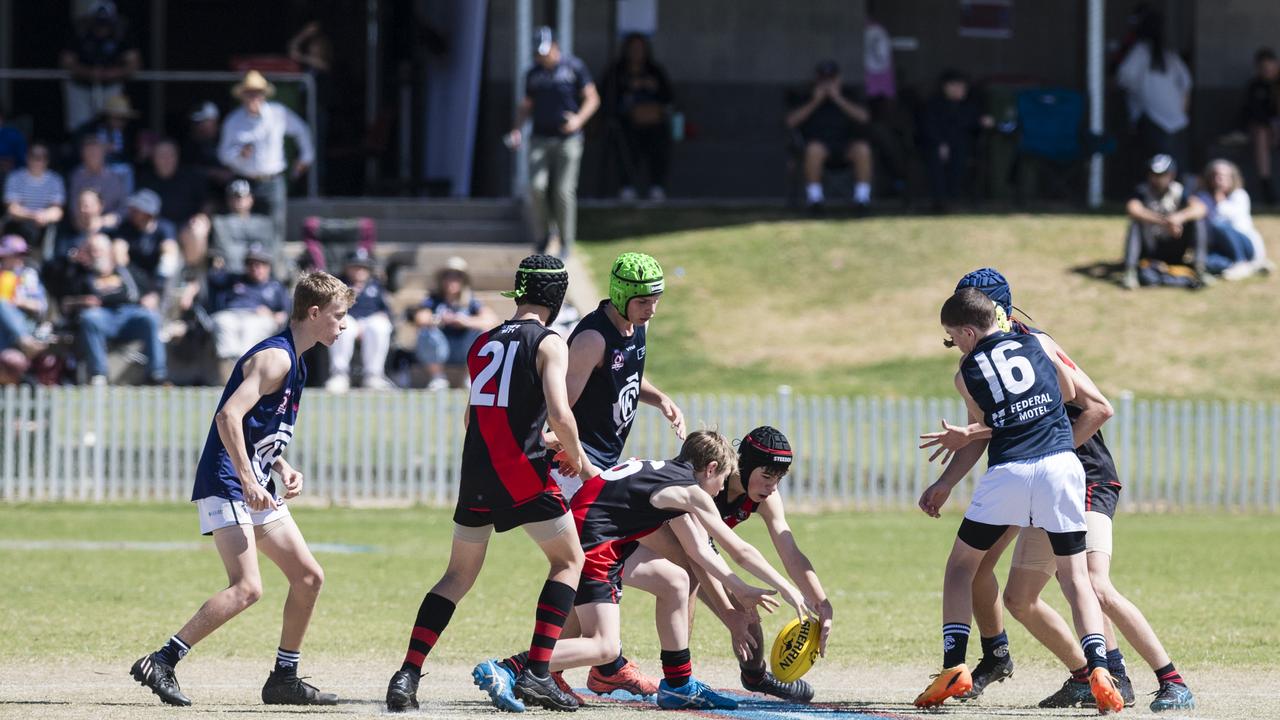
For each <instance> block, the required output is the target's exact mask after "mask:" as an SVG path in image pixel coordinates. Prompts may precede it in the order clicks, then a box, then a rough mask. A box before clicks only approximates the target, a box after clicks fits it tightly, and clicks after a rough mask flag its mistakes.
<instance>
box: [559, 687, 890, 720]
mask: <svg viewBox="0 0 1280 720" xmlns="http://www.w3.org/2000/svg"><path fill="white" fill-rule="evenodd" d="M574 691H575V692H577V693H578V694H579V695H581V696H582V697H584V698H588V702H589V703H604V704H606V705H624V706H627V707H633V708H637V709H641V710H652V709H653V708H654V707H655V702H654V701H653V700H646V699H644V698H643V697H640V696H639V695H633V694H631V693H628V692H626V691H623V690H615V691H614V692H613V693H612V694H610V695H603V696H597V695H595V694H594V693H592V692H591V691H589V690H587V689H586V688H575V690H574ZM716 692H718V693H720V694H721V695H727V696H729V697H731V698H733V699H734V700H737V701H738V709H737V710H686V711H684V712H688V713H691V714H693V715H697V716H700V717H707V718H747V719H748V720H812V719H813V718H822V720H885V719H886V718H887V719H889V720H898V719H900V718H907V717H910V716H908V715H901V714H899V713H895V712H889V711H887V710H863V709H857V708H854V707H851V704H850V703H823V702H816V703H808V704H804V703H789V702H784V701H782V700H770V699H767V698H766V697H765V696H763V695H751V694H744V693H741V692H735V691H732V690H724V689H717V690H716Z"/></svg>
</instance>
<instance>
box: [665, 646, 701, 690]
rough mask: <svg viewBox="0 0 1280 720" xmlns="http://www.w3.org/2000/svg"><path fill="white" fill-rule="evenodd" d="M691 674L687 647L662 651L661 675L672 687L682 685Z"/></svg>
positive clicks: (691, 669) (691, 665)
mask: <svg viewBox="0 0 1280 720" xmlns="http://www.w3.org/2000/svg"><path fill="white" fill-rule="evenodd" d="M692 674H693V663H692V661H691V660H690V657H689V648H685V649H684V650H663V651H662V676H663V677H665V678H666V679H667V685H670V686H671V687H673V688H678V687H684V686H685V685H687V684H688V683H689V676H690V675H692Z"/></svg>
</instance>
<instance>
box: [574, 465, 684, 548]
mask: <svg viewBox="0 0 1280 720" xmlns="http://www.w3.org/2000/svg"><path fill="white" fill-rule="evenodd" d="M696 484H697V481H696V480H694V478H693V468H692V467H691V466H690V465H689V464H688V463H686V462H680V461H678V460H669V461H662V460H636V459H631V460H628V461H626V462H624V463H622V464H621V465H617V466H615V467H612V468H609V469H608V470H605V471H604V472H602V473H600V474H599V475H597V476H596V477H593V478H591V479H589V480H587V481H586V482H585V483H583V485H582V489H581V490H579V491H578V493H577V494H576V495H574V496H573V501H572V502H571V503H570V504H569V507H570V509H571V510H572V512H573V519H574V522H575V523H577V526H578V538H579V539H580V540H581V541H582V547H583V548H584V549H588V548H592V547H595V546H597V545H599V544H601V543H605V542H610V541H622V542H629V541H631V540H636V539H639V538H641V537H644V536H645V535H648V534H649V533H651V532H653V531H654V530H657V529H658V528H660V527H662V524H663V523H665V522H666V521H668V520H670V519H672V518H676V517H680V516H681V515H683V514H684V511H683V510H663V509H660V508H656V507H654V506H653V503H651V502H649V498H650V497H652V496H653V494H654V493H655V492H657V491H659V490H661V489H663V488H665V487H671V486H674V485H696Z"/></svg>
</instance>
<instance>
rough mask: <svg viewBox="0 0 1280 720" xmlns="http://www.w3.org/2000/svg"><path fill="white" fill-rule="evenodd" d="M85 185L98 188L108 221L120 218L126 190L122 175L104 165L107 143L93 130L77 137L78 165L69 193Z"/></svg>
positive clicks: (88, 187)
mask: <svg viewBox="0 0 1280 720" xmlns="http://www.w3.org/2000/svg"><path fill="white" fill-rule="evenodd" d="M85 189H89V190H93V191H95V192H97V193H98V197H100V198H102V212H103V214H104V215H105V218H106V222H107V224H108V225H115V224H117V223H119V222H120V218H121V217H122V216H123V215H124V204H125V200H127V199H128V197H129V191H128V190H127V189H126V188H125V183H124V179H123V178H121V177H120V176H119V175H117V174H116V173H113V172H111V170H109V169H108V168H107V146H106V144H105V143H103V142H102V139H101V138H100V137H98V136H97V135H92V134H91V135H85V136H84V137H83V138H81V140H80V167H78V168H76V169H75V170H74V171H72V173H71V180H70V188H69V190H70V192H71V197H77V196H79V195H80V191H81V190H85Z"/></svg>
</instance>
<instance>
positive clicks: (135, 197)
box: [129, 188, 160, 215]
mask: <svg viewBox="0 0 1280 720" xmlns="http://www.w3.org/2000/svg"><path fill="white" fill-rule="evenodd" d="M129 207H130V208H132V209H134V210H139V211H141V212H144V213H146V214H148V215H159V214H160V196H159V195H157V194H156V192H155V191H154V190H147V189H145V188H144V189H142V190H139V191H138V192H136V193H134V194H132V195H130V196H129Z"/></svg>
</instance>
